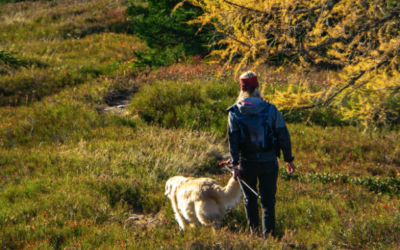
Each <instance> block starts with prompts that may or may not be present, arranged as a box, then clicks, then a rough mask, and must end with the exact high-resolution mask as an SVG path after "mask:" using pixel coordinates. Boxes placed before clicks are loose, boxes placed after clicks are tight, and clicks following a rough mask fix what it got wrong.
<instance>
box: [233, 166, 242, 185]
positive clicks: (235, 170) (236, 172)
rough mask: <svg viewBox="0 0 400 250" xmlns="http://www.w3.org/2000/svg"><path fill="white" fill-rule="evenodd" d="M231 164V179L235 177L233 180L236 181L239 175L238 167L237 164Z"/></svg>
mask: <svg viewBox="0 0 400 250" xmlns="http://www.w3.org/2000/svg"><path fill="white" fill-rule="evenodd" d="M232 166H233V179H235V181H237V180H238V177H240V175H239V168H238V165H232Z"/></svg>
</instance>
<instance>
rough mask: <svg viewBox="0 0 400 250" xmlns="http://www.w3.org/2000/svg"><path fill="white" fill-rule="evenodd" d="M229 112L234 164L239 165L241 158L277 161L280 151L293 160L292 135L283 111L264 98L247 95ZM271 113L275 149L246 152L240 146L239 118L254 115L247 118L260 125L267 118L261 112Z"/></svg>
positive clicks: (245, 159) (230, 143) (256, 160)
mask: <svg viewBox="0 0 400 250" xmlns="http://www.w3.org/2000/svg"><path fill="white" fill-rule="evenodd" d="M227 111H228V112H229V118H228V136H229V149H230V153H231V159H232V164H234V165H238V164H239V158H241V161H249V162H267V161H275V160H276V157H277V156H278V157H279V156H280V151H282V153H283V157H284V160H285V161H286V162H291V161H293V159H294V157H293V156H292V147H291V143H290V136H289V132H288V130H287V127H286V124H285V121H284V120H283V117H282V115H281V113H280V112H279V111H278V109H277V108H276V107H275V105H273V104H270V103H268V102H265V101H264V100H263V99H262V98H257V97H247V98H245V99H243V100H242V101H241V102H239V103H237V104H235V105H232V106H231V107H229V108H228V109H227ZM266 112H268V113H269V116H268V119H269V123H270V125H271V128H272V131H273V133H274V136H275V138H276V139H277V140H276V142H275V149H272V150H270V151H267V152H254V153H246V152H243V151H242V150H241V148H240V145H239V144H240V143H239V141H240V138H241V130H240V127H239V124H238V119H240V118H241V117H243V116H252V118H251V119H246V120H247V122H249V123H251V124H249V125H251V126H259V125H258V124H260V126H261V123H262V122H263V120H265V117H263V116H260V115H259V114H260V113H266Z"/></svg>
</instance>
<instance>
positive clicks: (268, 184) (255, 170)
mask: <svg viewBox="0 0 400 250" xmlns="http://www.w3.org/2000/svg"><path fill="white" fill-rule="evenodd" d="M240 165H241V170H240V177H241V179H242V180H243V181H245V182H246V183H247V184H248V185H249V186H250V187H251V188H252V189H254V190H255V191H256V192H257V179H258V187H259V194H260V195H261V207H262V211H263V217H262V227H263V235H266V234H268V233H272V235H274V234H275V195H276V182H277V179H278V162H277V161H272V162H242V163H241V164H240ZM243 189H244V192H245V196H246V197H245V208H246V216H247V221H248V224H249V226H250V229H251V230H252V232H258V230H259V229H258V228H259V225H260V222H259V216H258V202H257V199H258V198H257V196H256V195H255V194H254V193H253V192H252V191H250V189H249V188H247V187H246V186H245V185H243Z"/></svg>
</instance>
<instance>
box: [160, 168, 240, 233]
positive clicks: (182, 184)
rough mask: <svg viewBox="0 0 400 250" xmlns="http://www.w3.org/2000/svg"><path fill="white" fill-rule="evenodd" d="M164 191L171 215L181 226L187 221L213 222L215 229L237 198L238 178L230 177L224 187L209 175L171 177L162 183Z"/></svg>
mask: <svg viewBox="0 0 400 250" xmlns="http://www.w3.org/2000/svg"><path fill="white" fill-rule="evenodd" d="M165 195H168V198H169V199H170V200H171V203H172V208H173V209H174V212H175V218H176V220H177V221H178V224H179V226H180V228H181V230H183V229H184V228H185V226H187V225H190V226H191V227H195V226H196V225H200V224H202V225H206V226H211V225H213V226H214V227H215V228H216V229H219V228H220V226H221V221H222V219H223V217H224V215H225V213H226V211H227V210H228V208H229V207H235V206H236V205H237V204H238V203H239V201H240V198H241V195H242V193H241V190H240V185H239V182H238V181H235V180H234V179H233V177H232V178H231V179H230V180H229V183H228V185H226V187H221V185H220V184H219V183H218V182H217V181H215V180H213V179H210V178H198V179H196V178H191V177H189V178H186V177H183V176H175V177H171V178H170V179H169V180H168V181H167V183H166V185H165Z"/></svg>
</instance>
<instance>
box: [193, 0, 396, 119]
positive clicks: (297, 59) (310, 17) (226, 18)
mask: <svg viewBox="0 0 400 250" xmlns="http://www.w3.org/2000/svg"><path fill="white" fill-rule="evenodd" d="M189 2H191V3H192V4H193V5H196V6H199V7H201V8H202V9H203V10H204V14H203V15H202V16H200V17H198V18H197V19H195V20H193V21H192V23H200V24H201V25H203V26H206V25H213V26H214V28H215V30H216V31H217V32H218V33H219V34H222V39H220V40H219V41H218V42H217V43H218V44H219V45H223V46H221V48H222V49H219V50H215V51H213V52H212V54H213V55H215V56H218V57H220V59H221V60H223V61H225V63H226V64H227V65H229V64H234V65H235V68H236V73H238V72H240V71H241V70H243V69H245V68H246V67H247V66H248V65H249V64H255V65H257V64H258V65H260V64H264V63H266V62H268V61H271V60H276V59H277V58H280V59H281V60H282V62H283V64H285V65H291V66H293V67H296V68H297V69H298V70H303V69H307V68H309V67H311V66H314V67H316V66H321V67H324V68H333V67H334V68H336V69H340V70H338V71H336V72H340V75H339V76H340V78H333V79H336V80H332V81H331V86H330V87H329V88H326V89H321V90H319V91H311V90H310V89H309V88H308V86H306V85H297V86H289V88H288V90H287V91H283V92H280V93H278V92H275V93H274V94H270V95H273V96H268V98H271V99H274V102H275V103H276V104H278V105H279V106H280V107H282V108H288V109H294V110H298V109H311V108H315V107H320V106H335V107H336V108H338V110H340V112H341V113H342V114H343V116H344V117H345V118H347V119H354V118H357V119H360V120H363V121H365V122H366V124H368V123H369V122H371V121H374V122H378V123H387V122H396V123H398V122H400V107H399V100H400V96H399V90H400V74H399V68H400V66H399V63H400V56H399V54H400V36H399V35H400V4H399V3H397V1H394V0H291V1H289V0H189ZM294 100H295V101H294Z"/></svg>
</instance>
